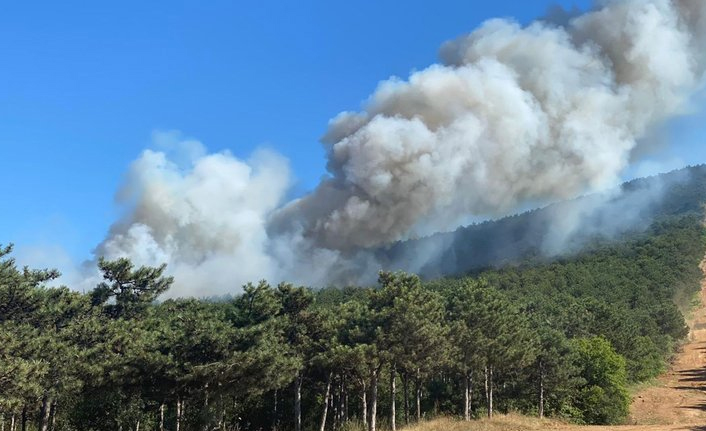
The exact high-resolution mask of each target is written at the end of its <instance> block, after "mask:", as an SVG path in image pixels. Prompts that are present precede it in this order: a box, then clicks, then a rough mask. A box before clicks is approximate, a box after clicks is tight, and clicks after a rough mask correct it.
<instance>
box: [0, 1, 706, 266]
mask: <svg viewBox="0 0 706 431" xmlns="http://www.w3.org/2000/svg"><path fill="white" fill-rule="evenodd" d="M589 3H590V2H589V1H588V0H581V1H577V0H574V1H559V2H557V1H553V2H550V1H544V0H542V1H531V2H529V1H509V0H495V1H493V2H472V1H468V0H466V1H460V0H459V1H451V0H437V1H434V2H430V1H428V0H426V1H425V0H407V1H404V2H401V1H400V2H391V1H385V0H382V1H381V0H377V1H372V0H370V1H369V0H365V1H356V2H338V1H323V0H322V1H310V0H309V1H298V2H275V1H271V0H261V1H257V2H233V1H227V2H226V1H209V2H203V1H177V2H174V1H172V2H157V1H155V2H144V1H139V2H138V1H122V2H113V3H111V4H107V3H105V2H78V1H70V0H69V1H65V2H10V3H7V4H5V5H4V6H3V13H2V14H0V52H2V54H3V66H2V67H1V68H0V148H1V149H2V157H0V193H2V196H4V198H5V199H4V204H3V206H2V211H0V243H7V242H14V243H15V244H17V246H18V247H19V248H21V247H34V246H56V247H58V248H61V249H63V250H66V251H67V252H68V255H69V256H70V257H71V258H72V259H75V260H82V259H85V258H88V257H89V256H90V252H91V249H92V248H93V247H94V246H95V245H96V244H97V243H99V242H100V241H101V239H102V238H103V237H104V235H105V233H106V230H107V229H108V227H109V226H110V224H111V222H112V221H114V220H115V219H116V217H117V212H118V210H119V209H118V208H117V207H116V205H115V204H114V202H113V197H114V194H115V191H116V190H117V188H118V187H119V185H120V183H121V180H122V178H123V174H124V172H125V171H126V169H127V167H128V166H129V163H130V162H131V161H132V160H134V159H135V158H136V157H137V156H138V155H139V153H140V152H141V151H142V150H143V149H145V148H147V147H149V146H150V140H151V134H152V132H153V131H155V130H172V129H176V130H180V131H182V132H183V133H184V134H185V135H187V136H190V137H194V138H197V139H199V140H201V141H202V142H203V143H204V144H205V145H206V146H207V147H208V148H209V150H211V151H220V150H225V149H227V150H230V151H231V152H232V153H233V154H235V155H236V156H239V157H247V156H248V155H249V154H250V153H251V152H252V151H253V149H255V148H257V147H259V146H269V147H271V148H274V149H276V150H277V151H279V152H280V153H282V154H284V155H285V156H286V157H287V158H289V159H290V161H291V164H292V169H293V171H294V174H295V176H296V177H297V179H298V184H297V186H296V190H297V192H298V193H302V192H303V191H305V190H309V189H311V188H313V187H314V185H315V184H316V183H317V182H318V180H319V178H320V177H321V176H322V175H324V173H325V162H324V158H323V151H322V149H321V146H320V144H319V142H318V140H319V137H320V136H321V135H322V134H323V132H324V131H325V128H326V124H327V122H328V120H329V119H330V118H331V117H333V116H334V115H336V114H337V113H338V112H340V111H343V110H354V109H357V108H359V107H360V104H361V101H363V100H364V99H365V98H366V97H367V96H368V95H369V94H370V93H371V92H372V90H373V89H374V88H375V86H376V84H377V83H378V82H379V81H380V80H382V79H386V78H388V77H389V76H391V75H397V76H402V77H405V76H407V75H408V73H409V72H410V71H411V70H413V69H421V68H424V67H425V66H427V65H429V64H430V63H433V62H434V61H435V60H436V56H437V50H438V47H439V45H440V44H441V43H442V42H443V41H445V40H448V39H450V38H453V37H455V36H458V35H460V34H463V33H465V32H468V31H470V30H472V29H473V28H475V27H476V26H477V25H478V24H479V23H480V22H482V21H484V20H486V19H488V18H492V17H514V18H515V19H517V20H518V21H520V22H523V23H526V22H529V21H530V20H532V19H533V18H536V17H537V16H540V15H542V14H544V13H545V11H546V10H547V8H548V7H549V6H550V5H552V4H562V5H564V6H566V7H572V6H578V7H579V8H586V7H588V5H589ZM703 123H704V122H703V117H700V116H695V117H691V118H687V119H683V120H679V121H678V122H676V123H675V124H673V125H671V126H670V127H668V130H667V131H666V133H665V136H667V140H675V141H678V142H679V143H680V144H679V145H676V146H672V147H670V148H668V149H665V150H664V151H663V152H662V153H661V154H660V155H659V156H658V157H659V158H662V159H664V158H667V159H670V158H671V159H674V160H675V164H678V163H680V162H682V161H683V162H687V163H700V162H703V161H706V153H704V151H703V150H700V146H697V145H695V144H694V143H695V142H697V141H699V139H700V136H701V135H702V133H703V132H704V127H703V126H702V124H703Z"/></svg>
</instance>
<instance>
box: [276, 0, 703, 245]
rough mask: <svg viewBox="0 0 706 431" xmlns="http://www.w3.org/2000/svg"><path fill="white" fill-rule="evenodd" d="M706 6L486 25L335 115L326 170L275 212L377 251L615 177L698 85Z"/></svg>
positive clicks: (605, 10)
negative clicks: (317, 182)
mask: <svg viewBox="0 0 706 431" xmlns="http://www.w3.org/2000/svg"><path fill="white" fill-rule="evenodd" d="M704 10H706V3H704V2H697V1H689V2H686V1H668V0H651V1H645V0H631V1H630V0H628V1H618V2H609V3H606V5H605V6H604V7H602V8H600V9H598V10H596V11H593V12H590V13H587V14H585V15H582V16H579V17H576V18H574V19H572V20H571V21H570V22H569V23H568V24H567V25H566V26H558V25H556V24H552V23H547V22H535V23H533V24H531V25H530V26H528V27H526V28H522V27H521V26H520V25H518V24H517V23H514V22H511V21H507V20H491V21H488V22H486V23H485V24H483V25H482V26H481V27H480V28H479V29H478V30H476V31H474V32H473V33H471V34H469V35H467V36H463V37H461V38H459V39H457V40H455V41H451V42H448V43H446V44H444V45H443V46H442V48H441V58H442V60H443V62H442V63H441V64H436V65H433V66H430V67H428V68H427V69H425V70H422V71H420V72H416V73H413V74H412V75H411V76H410V78H409V79H408V80H406V81H403V80H400V79H396V78H393V79H390V80H388V81H384V82H382V83H381V84H380V85H379V87H378V89H377V90H376V91H375V93H374V94H373V95H372V96H371V97H370V99H369V100H368V101H367V103H366V105H365V109H364V110H363V111H362V112H359V113H343V114H341V115H339V116H338V117H336V118H335V119H334V120H332V122H331V124H330V127H329V130H328V132H327V134H326V136H325V137H324V143H325V145H326V148H327V150H328V154H329V161H328V169H329V171H330V172H331V175H332V178H331V179H330V180H328V181H325V182H324V183H322V184H321V186H319V188H318V189H317V190H316V191H315V192H314V193H312V194H311V195H310V196H306V197H304V198H303V199H301V200H299V201H297V202H295V203H292V204H290V206H289V207H288V208H287V209H286V210H284V212H283V215H282V218H283V219H286V221H287V222H290V223H291V222H292V220H293V219H294V220H296V222H297V223H301V224H302V225H303V226H304V229H305V231H306V234H307V235H308V236H310V237H312V238H314V239H315V241H316V242H317V243H318V244H320V245H322V246H325V247H330V248H335V249H350V248H356V247H372V246H378V245H382V244H386V243H389V242H390V241H394V240H396V239H399V238H405V237H407V236H409V235H410V233H417V234H419V233H421V234H425V233H430V232H433V231H436V230H443V229H448V228H450V227H453V226H454V225H455V224H457V223H458V222H459V221H462V220H463V219H464V217H467V216H468V215H469V214H472V215H484V216H493V215H498V214H503V213H506V212H508V211H510V210H512V209H513V208H515V207H517V206H518V205H520V204H522V203H523V202H526V201H528V200H532V201H543V200H548V199H549V200H553V199H564V198H568V197H571V196H575V195H576V194H578V193H582V192H586V191H592V190H598V189H602V188H604V187H606V186H608V185H613V184H615V183H617V182H618V180H619V178H620V174H621V172H622V171H623V170H624V169H625V168H626V166H627V165H628V162H629V160H630V157H631V153H633V152H635V151H639V149H640V141H641V139H643V138H645V137H646V136H647V134H648V133H649V132H650V131H651V130H652V129H653V128H655V127H657V126H659V125H660V124H661V123H663V122H664V121H665V120H667V119H669V118H671V117H673V116H675V115H679V114H681V113H683V112H684V111H685V109H686V108H687V107H688V102H689V98H690V96H691V95H692V94H694V92H695V91H697V90H698V89H699V88H700V86H701V84H702V77H703V52H704V43H703V42H704V40H703V24H704V22H703V17H704ZM331 196H335V198H334V199H330V198H329V197H331Z"/></svg>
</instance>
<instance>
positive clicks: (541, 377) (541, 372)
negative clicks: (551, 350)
mask: <svg viewBox="0 0 706 431" xmlns="http://www.w3.org/2000/svg"><path fill="white" fill-rule="evenodd" d="M539 418H540V419H542V418H544V364H542V361H539Z"/></svg>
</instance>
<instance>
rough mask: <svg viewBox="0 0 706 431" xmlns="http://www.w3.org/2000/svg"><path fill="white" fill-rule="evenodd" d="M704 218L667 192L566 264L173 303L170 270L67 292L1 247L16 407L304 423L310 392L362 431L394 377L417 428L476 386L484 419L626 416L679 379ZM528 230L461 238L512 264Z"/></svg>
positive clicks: (309, 419)
mask: <svg viewBox="0 0 706 431" xmlns="http://www.w3.org/2000/svg"><path fill="white" fill-rule="evenodd" d="M697 174H698V175H696V176H695V178H696V180H695V181H696V182H695V184H698V185H700V186H702V185H704V184H703V183H706V169H700V170H699V171H698V172H697ZM630 187H636V188H637V189H639V188H640V187H641V186H640V184H633V185H631V186H630ZM704 190H706V187H704ZM677 192H678V193H679V194H680V196H682V197H688V198H689V199H702V201H703V200H706V197H705V196H703V194H704V192H703V190H701V189H699V190H696V189H695V188H694V187H691V186H689V187H686V188H683V189H680V190H677ZM696 209H698V206H695V204H694V202H692V201H688V202H686V203H684V202H682V203H681V204H680V203H679V200H678V199H672V198H669V197H668V198H667V199H666V200H665V202H664V203H663V205H662V206H661V207H660V209H659V211H657V213H658V217H657V218H653V219H652V220H651V224H650V225H649V227H647V228H646V229H645V230H643V231H640V232H633V233H630V234H625V235H623V236H621V237H620V239H619V240H616V241H605V240H600V239H599V240H596V241H593V242H591V244H590V247H589V248H588V249H585V250H584V251H582V252H581V253H576V254H574V255H570V256H562V257H559V258H557V259H554V260H546V259H538V258H537V256H533V255H531V253H530V254H527V253H524V252H522V253H518V254H516V255H512V258H511V259H506V260H500V261H499V262H500V263H512V265H504V266H503V265H498V268H496V269H488V268H487V267H486V269H485V270H482V271H480V270H478V268H474V270H475V271H476V272H474V273H472V274H470V275H467V276H464V277H459V278H443V279H435V280H430V281H427V282H422V281H421V280H420V278H419V277H418V276H416V275H411V274H405V273H401V272H397V273H391V272H381V273H380V275H379V285H378V286H377V287H374V288H363V287H355V286H349V287H346V288H342V289H336V288H326V289H322V290H318V291H314V290H312V289H310V288H306V287H297V286H294V285H292V284H288V283H280V284H279V285H277V286H274V287H273V286H272V285H270V284H268V283H267V282H266V281H260V282H259V283H257V284H247V285H246V286H244V287H243V289H242V292H241V294H239V295H238V296H235V297H231V298H230V299H226V300H222V301H201V300H194V299H169V300H164V301H163V302H157V299H158V297H159V296H160V295H161V294H163V293H164V292H165V291H167V289H168V288H169V286H170V285H171V283H172V281H173V280H172V279H171V277H166V276H165V275H164V273H165V267H164V266H160V267H157V268H151V267H141V268H135V267H134V266H133V264H132V263H131V262H130V261H129V260H128V259H119V260H116V261H106V260H100V262H99V269H100V270H101V271H102V273H103V276H104V281H103V282H102V283H100V284H99V285H98V286H97V287H96V289H95V290H93V291H92V292H90V293H89V294H81V293H77V292H74V291H71V290H70V289H68V288H65V287H60V288H49V287H46V283H47V282H48V281H50V280H52V279H54V278H55V277H56V276H57V275H58V273H57V272H56V271H51V270H31V269H29V268H21V269H20V268H17V267H16V265H15V262H14V260H13V259H11V258H10V253H11V251H12V248H11V247H0V413H2V414H4V417H5V418H8V417H12V416H13V415H14V416H15V418H19V417H21V414H22V412H23V411H24V412H25V413H26V417H27V418H28V420H29V424H28V429H30V430H32V431H33V430H34V429H35V428H38V427H39V426H41V425H42V423H43V422H46V420H47V419H51V421H52V422H53V423H55V428H56V429H62V430H67V431H73V430H77V431H78V430H82V431H83V430H85V431H102V430H116V429H121V428H122V429H123V430H128V429H135V428H137V425H138V422H139V424H140V427H141V428H142V429H159V427H160V423H161V422H162V421H163V425H164V427H165V428H166V429H175V428H176V425H177V423H179V427H180V429H181V430H182V431H192V430H203V429H241V430H257V429H273V428H275V429H294V428H295V418H294V407H295V401H294V400H295V396H294V394H295V389H296V388H299V387H301V399H300V400H298V402H297V404H300V405H301V410H302V424H303V429H305V430H308V429H319V428H320V426H321V421H322V420H323V414H322V413H323V407H324V405H325V404H326V401H327V400H328V403H327V404H328V407H329V408H328V410H327V417H326V421H325V423H324V425H325V428H326V429H334V428H335V429H362V424H363V422H364V418H366V417H367V418H369V417H370V415H369V414H368V415H367V416H366V412H365V411H364V408H363V398H364V397H363V396H364V395H365V399H366V401H367V408H368V409H369V408H370V403H371V397H372V392H373V391H372V385H374V384H375V385H377V386H376V388H377V392H378V399H377V404H378V410H379V411H380V414H379V416H380V417H384V419H383V421H388V420H389V416H388V415H386V414H382V411H385V412H387V411H389V410H390V408H391V406H392V403H393V401H395V404H396V407H397V417H396V418H397V420H398V423H402V422H403V419H404V418H405V417H410V418H412V417H414V416H416V408H417V402H418V403H419V411H420V414H421V416H425V415H426V416H430V415H436V414H452V415H462V414H463V413H464V407H465V405H466V399H465V398H464V395H466V394H468V396H469V402H470V410H471V411H470V415H471V416H475V417H478V416H480V415H482V414H484V412H487V411H488V410H489V409H488V405H489V403H488V401H487V398H486V396H488V397H489V395H490V394H491V393H492V394H493V397H494V404H495V405H494V408H495V409H496V410H500V411H510V410H512V411H521V412H525V413H531V414H537V413H539V412H540V411H542V412H543V413H544V414H546V415H552V416H557V417H564V418H568V419H571V420H574V421H577V422H581V423H596V424H612V423H620V422H621V421H623V420H624V419H625V417H626V414H627V408H628V404H629V401H630V400H629V396H628V393H627V391H626V387H627V385H628V384H630V383H634V382H640V381H645V380H648V379H650V378H652V377H654V376H656V375H657V374H658V373H660V372H661V371H662V370H663V369H664V367H665V364H666V361H667V360H668V359H669V357H670V355H672V354H673V351H674V346H675V345H676V344H677V343H678V342H679V341H680V340H682V339H683V338H684V337H685V336H686V335H687V327H686V325H685V322H684V318H683V316H682V313H681V312H680V309H681V310H684V309H686V308H687V306H688V302H689V300H690V299H691V298H693V296H694V294H695V292H697V291H698V289H699V282H700V279H701V276H702V274H701V272H700V270H699V267H698V265H699V262H700V261H701V259H702V257H703V255H704V251H705V249H706V231H705V229H704V227H703V226H702V224H701V214H699V213H697V212H695V211H696ZM526 224H527V219H526V218H523V216H518V217H511V218H508V219H505V220H504V221H501V222H500V225H502V226H504V227H503V228H502V229H501V228H500V227H498V226H499V225H493V226H494V227H493V228H492V229H490V230H489V231H485V233H484V234H482V235H481V234H479V233H478V232H480V231H479V230H478V229H480V228H475V227H474V228H472V229H470V230H469V231H468V232H466V236H464V235H460V236H459V238H461V240H462V239H463V238H471V239H473V241H475V240H479V241H480V246H481V251H478V249H477V248H476V249H474V250H470V251H469V250H467V247H466V246H465V245H464V244H461V243H455V244H453V246H452V248H453V249H454V250H455V252H458V253H465V252H466V251H468V254H467V255H465V256H464V257H465V258H469V256H471V257H473V255H474V254H478V253H480V254H483V253H484V252H483V250H485V252H487V255H483V259H485V261H493V262H496V263H497V262H498V261H497V259H496V258H497V257H498V256H499V255H501V254H502V255H503V256H504V257H507V256H509V255H511V253H510V252H508V250H507V247H509V245H508V243H507V242H506V241H505V240H506V239H507V238H520V239H521V240H522V241H524V240H525V239H527V238H525V237H523V236H522V235H520V234H519V232H521V230H522V229H524V228H526ZM500 231H502V232H504V233H503V235H504V236H503V237H502V238H500V239H498V240H497V241H496V242H493V241H494V239H493V238H492V235H491V236H489V235H488V234H487V233H488V232H495V233H498V232H500ZM469 232H470V233H469ZM468 235H470V236H468ZM503 238H505V239H503ZM504 241H505V242H504ZM523 244H524V245H527V244H529V243H523ZM475 245H477V243H476V244H475ZM475 245H474V246H475ZM484 247H485V249H484ZM501 251H502V253H501ZM525 251H526V250H525ZM389 252H390V253H395V250H394V248H393V249H392V250H390V251H389ZM496 252H497V253H496ZM503 253H505V254H503ZM528 256H529V258H528ZM460 257H461V254H456V255H455V258H460ZM483 259H481V260H480V262H483V261H484V260H483ZM436 263H438V264H439V268H442V272H443V268H444V263H443V262H436ZM436 263H435V264H436ZM456 263H457V262H452V264H453V265H455V264H456ZM391 376H394V378H395V380H394V383H395V384H396V386H395V387H396V394H395V398H394V399H393V392H392V385H391V383H392V381H390V379H391ZM486 382H487V383H486ZM327 389H328V391H327ZM466 390H468V392H466ZM326 393H328V394H329V396H328V398H327V397H326ZM405 400H406V401H407V403H405ZM178 412H181V414H179V413H178ZM368 413H369V412H368Z"/></svg>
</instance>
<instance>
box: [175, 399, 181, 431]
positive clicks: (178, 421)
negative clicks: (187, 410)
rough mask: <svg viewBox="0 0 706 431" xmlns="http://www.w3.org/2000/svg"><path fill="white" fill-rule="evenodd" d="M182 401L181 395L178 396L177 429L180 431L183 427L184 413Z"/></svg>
mask: <svg viewBox="0 0 706 431" xmlns="http://www.w3.org/2000/svg"><path fill="white" fill-rule="evenodd" d="M181 409H182V401H181V397H178V398H177V403H176V431H179V430H180V429H181V415H182V411H181Z"/></svg>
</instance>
